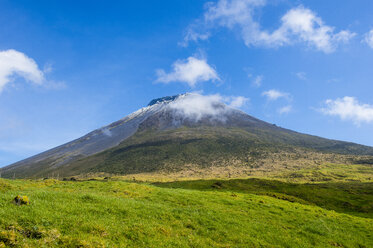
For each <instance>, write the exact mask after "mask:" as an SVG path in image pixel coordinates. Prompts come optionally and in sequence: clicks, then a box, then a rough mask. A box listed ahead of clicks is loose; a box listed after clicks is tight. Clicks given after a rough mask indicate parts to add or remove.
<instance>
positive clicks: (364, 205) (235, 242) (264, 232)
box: [0, 179, 373, 247]
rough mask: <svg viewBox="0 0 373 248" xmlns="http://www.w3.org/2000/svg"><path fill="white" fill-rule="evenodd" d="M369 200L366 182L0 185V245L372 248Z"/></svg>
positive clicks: (7, 182) (16, 182)
mask: <svg viewBox="0 0 373 248" xmlns="http://www.w3.org/2000/svg"><path fill="white" fill-rule="evenodd" d="M18 194H20V195H27V196H28V197H29V198H30V201H31V204H30V205H23V206H17V205H15V204H13V203H12V200H13V198H14V197H15V196H16V195H18ZM372 195H373V194H372V183H369V182H350V183H348V182H345V183H343V182H340V183H333V182H329V183H318V184H310V183H308V184H299V183H298V184H297V183H286V182H280V181H275V180H263V179H245V180H220V181H218V180H210V181H209V180H206V181H185V182H173V183H172V182H169V183H136V182H128V181H123V180H114V179H113V180H98V181H57V180H51V179H50V180H43V181H42V180H39V181H35V180H14V181H12V180H3V179H0V247H2V246H3V247H373V219H372Z"/></svg>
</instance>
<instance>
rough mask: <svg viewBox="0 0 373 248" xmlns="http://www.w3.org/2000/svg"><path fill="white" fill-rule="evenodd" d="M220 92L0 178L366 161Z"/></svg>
mask: <svg viewBox="0 0 373 248" xmlns="http://www.w3.org/2000/svg"><path fill="white" fill-rule="evenodd" d="M222 100H223V99H222V98H221V97H220V96H218V95H210V96H202V95H200V94H195V93H187V94H182V95H176V96H168V97H163V98H158V99H154V100H152V101H151V102H150V103H149V104H148V106H146V107H144V108H141V109H140V110H138V111H136V112H134V113H132V114H130V115H128V116H126V117H124V118H123V119H121V120H119V121H116V122H114V123H111V124H110V125H107V126H104V127H102V128H99V129H97V130H94V131H92V132H90V133H88V134H87V135H85V136H83V137H81V138H78V139H76V140H73V141H71V142H68V143H66V144H63V145H61V146H58V147H56V148H53V149H51V150H48V151H45V152H43V153H40V154H38V155H35V156H33V157H30V158H27V159H25V160H22V161H19V162H17V163H14V164H12V165H9V166H6V167H4V168H2V175H3V177H17V178H38V177H45V176H47V175H50V174H51V173H53V174H59V175H60V176H74V175H81V174H87V173H99V172H104V173H114V174H121V175H128V174H137V173H158V172H162V173H171V172H178V171H183V170H185V169H186V168H188V169H190V168H195V169H198V170H199V171H202V172H203V171H204V170H205V171H206V173H207V171H211V168H224V167H227V166H230V167H232V166H233V167H234V168H236V169H237V171H240V172H242V173H248V171H252V170H255V169H256V170H258V169H266V170H269V169H272V170H275V169H279V168H288V167H289V166H290V167H291V166H292V165H294V166H295V165H297V166H302V165H303V164H310V163H311V164H312V163H314V164H317V163H323V162H330V163H338V162H340V163H357V162H359V161H371V157H370V156H372V155H373V148H372V147H368V146H363V145H359V144H354V143H350V142H343V141H336V140H329V139H324V138H321V137H317V136H312V135H307V134H302V133H298V132H295V131H291V130H288V129H285V128H282V127H278V126H276V125H274V124H270V123H267V122H264V121H261V120H259V119H257V118H255V117H252V116H250V115H248V114H246V113H244V112H242V111H240V110H238V109H235V108H233V107H230V106H229V105H227V104H225V103H224V102H223V101H222Z"/></svg>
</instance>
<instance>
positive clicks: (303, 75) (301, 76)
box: [295, 71, 307, 80]
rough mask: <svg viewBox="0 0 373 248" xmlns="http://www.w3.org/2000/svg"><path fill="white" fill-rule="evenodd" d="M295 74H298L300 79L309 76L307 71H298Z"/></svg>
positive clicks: (305, 78)
mask: <svg viewBox="0 0 373 248" xmlns="http://www.w3.org/2000/svg"><path fill="white" fill-rule="evenodd" d="M295 75H296V76H297V78H299V79H300V80H307V76H306V73H305V72H302V71H300V72H297V73H295Z"/></svg>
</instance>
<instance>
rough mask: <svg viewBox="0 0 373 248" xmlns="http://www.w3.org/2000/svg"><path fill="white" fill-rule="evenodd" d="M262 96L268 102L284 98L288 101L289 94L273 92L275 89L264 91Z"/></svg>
mask: <svg viewBox="0 0 373 248" xmlns="http://www.w3.org/2000/svg"><path fill="white" fill-rule="evenodd" d="M262 96H265V97H267V99H268V100H270V101H275V100H277V99H279V98H286V99H288V100H289V99H290V94H289V93H286V92H282V91H279V90H275V89H272V90H268V91H264V92H263V93H262Z"/></svg>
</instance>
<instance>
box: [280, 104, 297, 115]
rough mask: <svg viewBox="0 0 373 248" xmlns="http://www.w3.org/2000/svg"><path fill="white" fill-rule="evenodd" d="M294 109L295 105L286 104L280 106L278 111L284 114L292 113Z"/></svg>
mask: <svg viewBox="0 0 373 248" xmlns="http://www.w3.org/2000/svg"><path fill="white" fill-rule="evenodd" d="M292 110H293V106H291V105H286V106H284V107H282V108H279V109H278V111H277V112H278V113H279V114H281V115H282V114H287V113H290V112H291V111H292Z"/></svg>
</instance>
